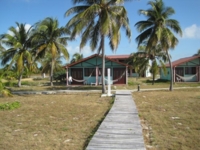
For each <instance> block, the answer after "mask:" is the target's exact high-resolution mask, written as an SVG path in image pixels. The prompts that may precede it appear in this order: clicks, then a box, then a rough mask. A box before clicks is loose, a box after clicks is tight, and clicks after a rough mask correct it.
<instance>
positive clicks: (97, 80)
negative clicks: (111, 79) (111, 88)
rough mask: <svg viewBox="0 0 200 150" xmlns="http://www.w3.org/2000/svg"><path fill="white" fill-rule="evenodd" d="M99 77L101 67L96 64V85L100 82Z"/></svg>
mask: <svg viewBox="0 0 200 150" xmlns="http://www.w3.org/2000/svg"><path fill="white" fill-rule="evenodd" d="M98 77H99V68H98V66H96V85H98V84H99V83H98V82H99V79H98Z"/></svg>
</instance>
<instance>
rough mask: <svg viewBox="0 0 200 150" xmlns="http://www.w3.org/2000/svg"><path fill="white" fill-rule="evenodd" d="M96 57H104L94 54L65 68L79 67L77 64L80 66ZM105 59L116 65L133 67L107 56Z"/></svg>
mask: <svg viewBox="0 0 200 150" xmlns="http://www.w3.org/2000/svg"><path fill="white" fill-rule="evenodd" d="M94 57H102V56H101V55H98V54H94V55H91V56H89V57H86V58H83V59H81V60H80V61H77V62H74V63H72V64H68V65H66V66H65V68H69V67H72V66H74V65H77V64H79V63H81V62H84V61H87V60H89V59H92V58H94ZM105 59H106V60H110V61H112V62H115V63H117V64H120V65H123V66H128V67H131V66H129V65H127V64H124V63H121V62H118V61H115V60H113V59H111V58H108V57H107V56H106V57H105Z"/></svg>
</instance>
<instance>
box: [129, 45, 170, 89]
mask: <svg viewBox="0 0 200 150" xmlns="http://www.w3.org/2000/svg"><path fill="white" fill-rule="evenodd" d="M128 60H129V62H128V63H129V65H132V66H133V68H134V69H135V71H136V72H137V73H139V75H141V74H143V73H144V72H145V71H146V70H147V69H148V67H150V64H149V63H150V61H151V62H152V65H151V67H150V72H151V73H152V78H153V80H152V85H153V84H154V81H155V76H156V75H157V74H158V72H159V67H160V68H161V69H162V70H163V72H164V73H166V67H165V62H166V61H167V57H166V55H165V53H164V51H163V50H162V48H161V46H160V44H158V45H156V47H153V50H151V51H149V52H148V51H146V42H144V43H143V45H140V46H139V47H138V52H136V53H135V54H132V55H131V56H130V57H129V59H128Z"/></svg>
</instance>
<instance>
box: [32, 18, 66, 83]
mask: <svg viewBox="0 0 200 150" xmlns="http://www.w3.org/2000/svg"><path fill="white" fill-rule="evenodd" d="M69 34H70V31H69V30H68V29H67V28H64V27H60V28H59V23H58V20H57V19H53V18H49V17H48V18H45V19H44V20H42V21H41V22H38V23H37V24H36V31H35V33H34V39H33V41H32V43H34V44H36V47H35V48H34V53H35V55H36V58H44V57H46V56H47V54H48V55H51V63H50V64H51V71H50V85H51V86H53V71H54V66H55V61H56V58H57V57H59V56H60V55H61V53H62V54H63V56H64V57H65V58H66V59H69V53H68V50H67V48H66V46H67V40H69V39H70V38H69V37H67V35H69Z"/></svg>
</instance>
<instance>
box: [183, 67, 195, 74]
mask: <svg viewBox="0 0 200 150" xmlns="http://www.w3.org/2000/svg"><path fill="white" fill-rule="evenodd" d="M185 74H196V67H185Z"/></svg>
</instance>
